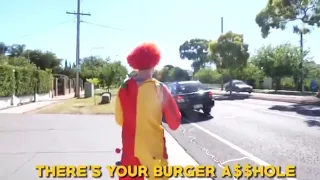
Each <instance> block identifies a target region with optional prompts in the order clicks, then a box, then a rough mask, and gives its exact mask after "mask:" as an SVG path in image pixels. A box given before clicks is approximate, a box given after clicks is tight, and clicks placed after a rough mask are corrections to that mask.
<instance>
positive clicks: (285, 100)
mask: <svg viewBox="0 0 320 180" xmlns="http://www.w3.org/2000/svg"><path fill="white" fill-rule="evenodd" d="M214 95H216V97H219V96H225V97H235V98H237V97H238V98H243V99H259V100H265V101H276V102H287V103H296V104H302V105H316V106H320V99H319V98H318V99H315V100H314V101H313V100H311V101H309V100H299V99H294V98H278V97H263V96H255V95H242V94H232V95H231V96H230V95H229V94H226V93H217V92H214Z"/></svg>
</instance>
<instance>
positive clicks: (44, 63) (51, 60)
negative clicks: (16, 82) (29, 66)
mask: <svg viewBox="0 0 320 180" xmlns="http://www.w3.org/2000/svg"><path fill="white" fill-rule="evenodd" d="M22 56H23V57H25V58H27V59H29V60H30V62H31V63H33V64H35V65H36V66H37V67H38V68H40V69H41V70H46V69H56V68H57V67H59V66H60V64H61V61H62V60H61V59H59V58H58V57H57V56H56V54H54V53H52V52H49V51H47V52H42V51H41V50H26V51H24V53H23V54H22ZM54 73H56V72H54Z"/></svg>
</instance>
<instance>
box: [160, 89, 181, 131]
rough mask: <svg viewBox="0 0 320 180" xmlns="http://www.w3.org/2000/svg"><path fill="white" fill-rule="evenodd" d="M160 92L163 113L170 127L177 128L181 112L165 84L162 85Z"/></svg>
mask: <svg viewBox="0 0 320 180" xmlns="http://www.w3.org/2000/svg"><path fill="white" fill-rule="evenodd" d="M162 93H163V100H162V106H163V107H162V108H163V115H164V117H165V119H166V121H167V123H168V125H169V127H170V129H172V130H176V129H178V127H179V126H180V123H181V113H180V111H179V108H178V106H177V103H176V101H175V100H174V99H173V97H172V95H171V93H170V92H169V90H168V88H167V87H166V86H165V85H163V86H162Z"/></svg>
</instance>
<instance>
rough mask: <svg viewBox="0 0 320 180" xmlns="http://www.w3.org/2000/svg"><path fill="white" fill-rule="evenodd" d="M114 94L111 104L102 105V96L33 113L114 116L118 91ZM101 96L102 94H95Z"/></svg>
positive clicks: (70, 102) (68, 100) (64, 103)
mask: <svg viewBox="0 0 320 180" xmlns="http://www.w3.org/2000/svg"><path fill="white" fill-rule="evenodd" d="M110 92H111V94H112V97H111V102H110V103H109V104H100V102H101V95H95V96H94V97H92V98H72V99H67V100H63V101H61V102H58V103H55V104H52V105H49V106H46V107H43V108H40V109H37V110H34V111H31V112H30V113H36V114H113V113H114V108H115V100H116V92H117V91H116V90H111V91H110ZM95 94H100V93H95Z"/></svg>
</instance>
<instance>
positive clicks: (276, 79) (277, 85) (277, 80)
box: [274, 77, 281, 92]
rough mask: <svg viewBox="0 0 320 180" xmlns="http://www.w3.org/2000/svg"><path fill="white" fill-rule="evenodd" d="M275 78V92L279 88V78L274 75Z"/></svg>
mask: <svg viewBox="0 0 320 180" xmlns="http://www.w3.org/2000/svg"><path fill="white" fill-rule="evenodd" d="M274 79H275V89H274V90H275V91H276V92H277V91H278V90H279V89H280V83H281V78H279V77H276V78H274Z"/></svg>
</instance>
